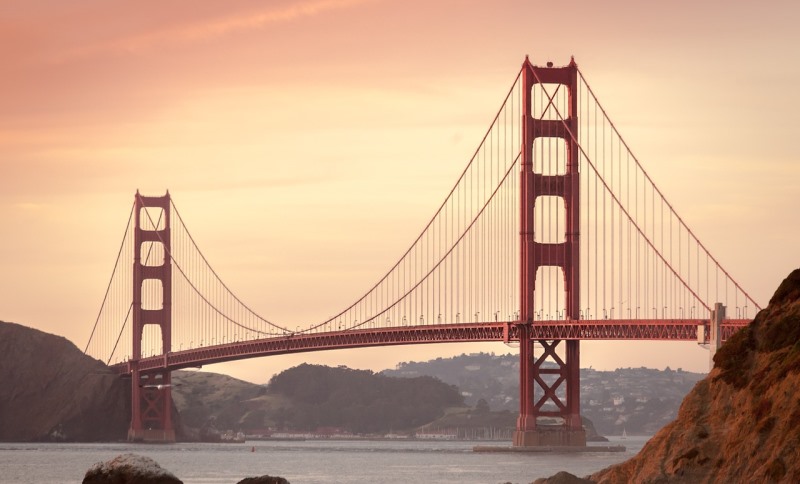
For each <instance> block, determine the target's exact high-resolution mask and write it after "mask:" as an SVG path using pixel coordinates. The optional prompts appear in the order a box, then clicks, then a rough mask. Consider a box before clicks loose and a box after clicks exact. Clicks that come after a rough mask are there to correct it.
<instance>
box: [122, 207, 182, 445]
mask: <svg viewBox="0 0 800 484" xmlns="http://www.w3.org/2000/svg"><path fill="white" fill-rule="evenodd" d="M170 206H171V204H170V197H169V193H167V194H166V195H164V196H163V197H145V196H141V195H139V192H138V191H137V192H136V197H135V200H134V217H135V225H134V233H133V238H134V260H133V307H132V316H133V355H132V358H131V366H130V368H129V371H128V373H129V374H130V375H131V427H130V429H129V430H128V440H131V441H145V440H147V441H153V440H155V441H167V442H173V441H175V430H174V428H173V426H172V393H171V390H170V385H171V384H172V377H171V371H170V370H169V369H168V368H165V367H163V366H162V367H160V368H151V369H148V370H143V369H141V368H139V366H138V363H139V361H140V360H141V359H142V338H143V336H144V331H145V327H146V326H148V325H152V326H156V327H158V329H159V331H158V332H159V333H160V335H161V347H162V350H163V353H164V354H169V352H170V351H171V350H172V338H171V337H172V263H171V259H170V257H168V254H170V252H171V250H170V241H171V235H170ZM147 208H156V209H161V210H162V213H161V217H159V219H158V221H157V222H156V223H155V224H153V223H152V221H151V220H150V219H149V218H148V217H142V215H143V213H142V211H143V209H147ZM162 220H163V225H162V224H161V221H162ZM159 244H160V245H159ZM154 247H157V248H155V249H154ZM154 250H155V251H157V252H158V253H160V254H163V255H164V257H162V258H161V261H160V263H158V261H155V263H151V257H149V256H148V255H149V253H150V252H152V251H154ZM143 253H144V254H146V255H145V257H144V259H143V258H142V254H143ZM146 284H147V285H148V286H154V287H148V289H149V291H148V290H146V289H145V287H146V286H145V285H146ZM144 296H149V297H148V298H147V299H148V301H146V303H147V304H146V306H147V307H145V304H143V302H145V301H143V299H144ZM159 300H160V302H161V304H160V305H159V304H158V301H159ZM157 306H160V307H157Z"/></svg>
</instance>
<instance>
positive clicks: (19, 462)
mask: <svg viewBox="0 0 800 484" xmlns="http://www.w3.org/2000/svg"><path fill="white" fill-rule="evenodd" d="M648 439H649V437H636V436H634V437H631V436H628V437H627V438H626V439H624V440H621V439H620V438H619V437H616V438H614V437H610V438H609V440H611V442H609V443H607V444H602V445H615V444H621V445H624V446H625V447H626V451H625V452H611V453H608V452H587V453H558V452H547V453H475V452H473V451H472V448H473V447H474V446H476V445H507V444H505V443H503V442H465V441H435V442H433V441H419V440H415V441H401V440H398V441H365V440H353V441H350V440H348V441H333V440H319V441H317V440H309V441H253V442H246V443H243V444H204V443H177V444H166V445H147V444H129V443H103V444H50V443H42V444H40V443H0V482H2V483H9V484H29V483H36V484H39V483H76V482H81V480H82V479H83V476H84V474H85V473H86V470H87V469H89V467H91V466H92V465H93V464H95V463H96V462H101V461H102V462H104V461H107V460H110V459H112V458H114V457H116V456H118V455H120V454H124V453H135V454H140V455H145V456H148V457H150V458H152V459H154V460H155V461H156V462H158V463H159V464H160V465H161V466H162V467H163V468H165V469H167V470H169V471H170V472H172V473H173V474H175V475H176V476H177V477H178V478H179V479H181V480H182V481H183V482H184V483H186V484H194V483H197V484H212V483H213V484H217V483H230V484H234V483H236V482H238V481H240V480H241V479H243V478H245V477H254V476H260V475H264V474H269V475H273V476H281V477H285V478H286V479H288V480H289V482H291V483H292V484H303V483H319V484H323V483H324V484H332V483H337V484H338V483H386V484H395V483H396V484H400V483H403V484H407V483H408V482H424V483H426V484H427V483H441V484H445V483H460V484H470V483H474V484H495V483H505V482H512V483H529V482H532V481H533V480H535V479H536V478H538V477H546V476H550V475H552V474H555V473H556V472H558V471H562V470H565V471H568V472H571V473H573V474H576V475H578V476H585V475H587V474H591V473H592V472H595V471H598V470H600V469H602V468H604V467H607V466H609V465H611V464H615V463H617V462H622V461H624V460H626V459H628V458H630V457H631V456H633V455H635V454H636V453H637V452H638V451H639V449H641V448H642V446H643V445H644V444H645V442H647V440H648ZM598 445H601V444H598Z"/></svg>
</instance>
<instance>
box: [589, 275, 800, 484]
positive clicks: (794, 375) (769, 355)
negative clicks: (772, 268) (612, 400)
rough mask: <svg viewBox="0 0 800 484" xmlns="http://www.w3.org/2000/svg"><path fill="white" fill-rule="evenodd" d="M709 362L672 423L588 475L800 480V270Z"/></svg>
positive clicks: (612, 479) (605, 478) (643, 479)
mask: <svg viewBox="0 0 800 484" xmlns="http://www.w3.org/2000/svg"><path fill="white" fill-rule="evenodd" d="M714 363H715V365H714V370H713V371H712V372H711V373H710V374H709V375H708V377H707V378H706V379H704V380H702V381H701V382H699V383H698V384H697V385H696V386H695V388H694V389H693V390H692V391H691V392H690V393H689V394H688V395H687V396H686V398H685V399H684V401H683V403H682V405H681V408H680V410H679V412H678V418H677V419H676V420H675V421H674V422H672V423H671V424H669V425H667V426H666V427H664V428H663V429H662V430H661V431H660V432H658V433H657V434H656V435H655V436H654V437H653V438H652V439H651V440H650V441H649V442H648V443H647V445H646V446H645V447H644V448H643V449H642V451H641V452H640V453H639V454H638V455H637V456H636V457H634V458H633V459H631V460H629V461H627V462H624V463H622V464H619V465H616V466H612V467H609V468H607V469H604V470H602V471H600V472H598V473H596V474H593V475H592V476H590V478H591V480H592V481H594V482H599V483H626V482H640V483H647V482H652V483H655V482H659V483H660V482H670V483H677V482H681V483H683V482H686V483H689V482H691V483H695V482H800V452H798V450H799V449H800V430H799V429H800V269H798V270H795V271H794V272H792V273H791V274H790V275H789V277H787V278H786V279H785V280H784V281H783V283H781V285H780V287H779V288H778V290H777V291H776V292H775V295H774V296H773V297H772V299H771V300H770V302H769V306H768V307H767V308H766V309H764V310H762V311H761V312H759V313H758V315H757V316H756V318H755V320H753V322H752V323H751V324H750V326H749V327H747V328H745V329H743V330H741V331H739V332H738V333H737V334H736V335H734V336H733V337H732V338H731V339H730V340H729V341H728V342H727V343H726V344H725V345H723V347H722V348H721V349H720V351H719V352H717V354H716V355H715V357H714Z"/></svg>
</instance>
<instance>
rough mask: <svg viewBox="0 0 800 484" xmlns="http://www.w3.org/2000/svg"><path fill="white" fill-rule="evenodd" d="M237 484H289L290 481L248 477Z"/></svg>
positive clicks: (266, 477)
mask: <svg viewBox="0 0 800 484" xmlns="http://www.w3.org/2000/svg"><path fill="white" fill-rule="evenodd" d="M236 484H289V481H287V480H286V479H284V478H283V477H276V476H261V477H246V478H244V479H242V480H241V481H239V482H237V483H236Z"/></svg>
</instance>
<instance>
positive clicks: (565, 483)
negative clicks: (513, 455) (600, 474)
mask: <svg viewBox="0 0 800 484" xmlns="http://www.w3.org/2000/svg"><path fill="white" fill-rule="evenodd" d="M532 484H592V481H590V480H589V479H583V478H580V477H578V476H575V475H573V474H570V473H569V472H564V471H561V472H559V473H557V474H555V475H553V476H550V477H548V478H541V479H536V480H535V481H533V483H532Z"/></svg>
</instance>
